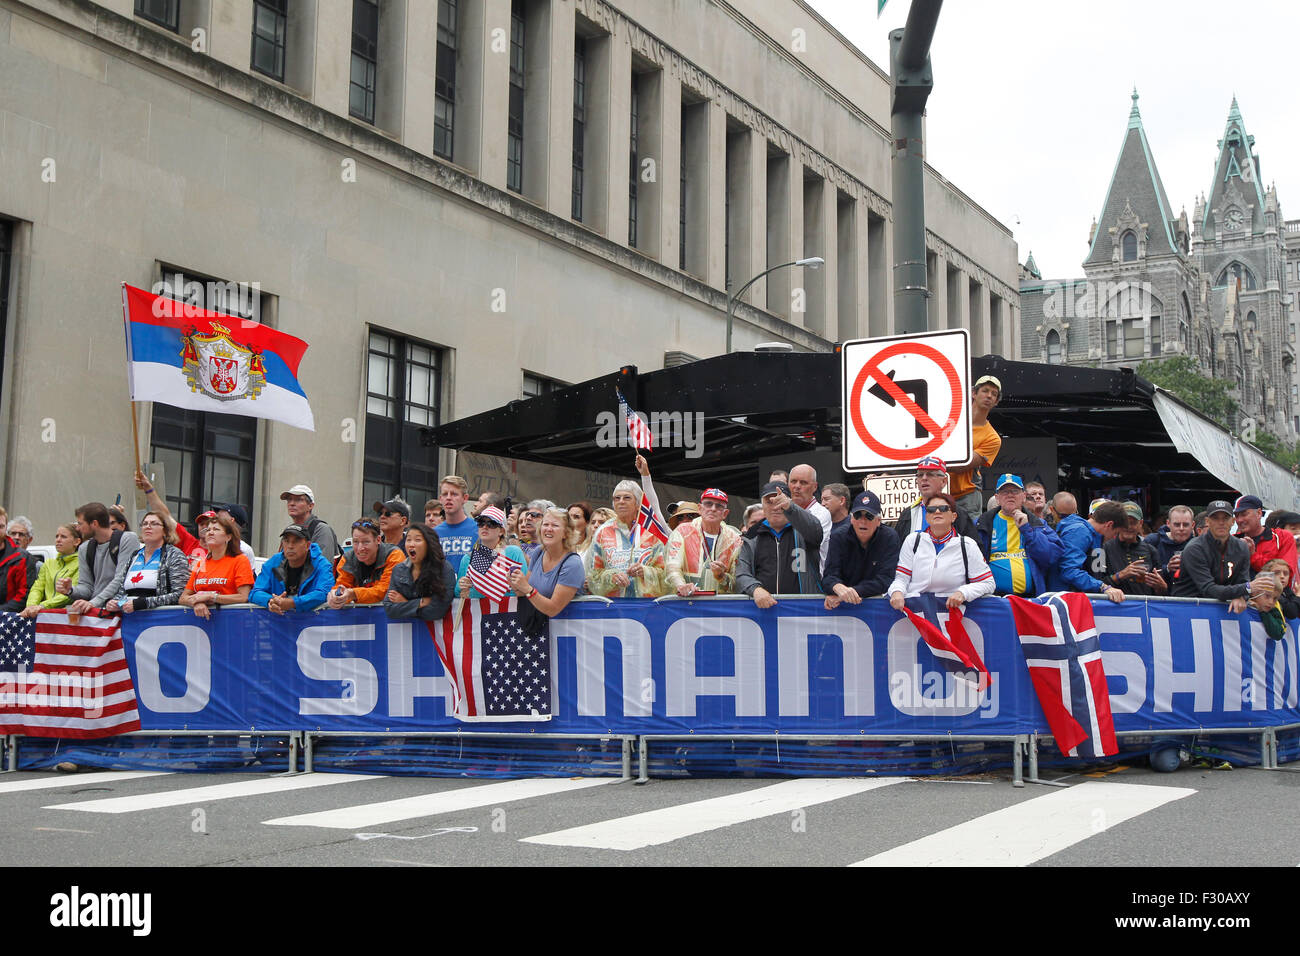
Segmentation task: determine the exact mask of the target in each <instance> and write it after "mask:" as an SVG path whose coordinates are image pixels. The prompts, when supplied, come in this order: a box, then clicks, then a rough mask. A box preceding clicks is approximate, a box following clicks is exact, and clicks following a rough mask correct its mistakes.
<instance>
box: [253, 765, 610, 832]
mask: <svg viewBox="0 0 1300 956" xmlns="http://www.w3.org/2000/svg"><path fill="white" fill-rule="evenodd" d="M617 781H618V778H616V777H583V778H580V779H576V780H571V779H567V778H560V779H556V778H551V777H541V778H535V779H525V780H503V781H501V782H500V783H488V784H483V785H481V786H477V787H460V788H457V789H455V790H444V791H442V792H441V793H423V794H420V795H419V796H415V797H403V798H402V799H400V800H384V801H382V802H380V803H363V804H359V805H357V806H354V807H343V808H341V809H338V810H322V811H320V812H319V813H303V814H300V815H298V816H292V817H278V818H276V819H274V820H263V821H262V822H263V823H265V824H267V825H268V826H298V827H333V828H335V829H339V830H357V829H360V828H362V827H373V826H380V825H382V824H386V823H396V822H397V821H399V820H412V819H414V818H416V817H432V816H437V815H438V814H442V813H455V812H456V811H458V810H473V809H475V808H476V807H488V806H496V805H498V804H501V803H510V802H512V801H516V800H528V799H531V798H534V797H552V796H557V795H559V794H562V793H572V792H573V791H575V790H585V789H587V788H588V787H599V786H601V785H602V784H607V783H616V782H617Z"/></svg>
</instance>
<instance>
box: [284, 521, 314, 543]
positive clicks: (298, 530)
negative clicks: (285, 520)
mask: <svg viewBox="0 0 1300 956" xmlns="http://www.w3.org/2000/svg"><path fill="white" fill-rule="evenodd" d="M290 535H297V536H298V537H299V538H302V539H303V540H304V541H310V540H311V535H309V534H308V533H307V529H306V528H304V527H303V526H302V525H300V524H291V525H289V527H287V528H285V529H284V530H283V531H281V532H280V537H282V538H287V537H289V536H290Z"/></svg>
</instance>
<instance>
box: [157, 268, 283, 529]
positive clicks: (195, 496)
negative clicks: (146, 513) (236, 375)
mask: <svg viewBox="0 0 1300 956" xmlns="http://www.w3.org/2000/svg"><path fill="white" fill-rule="evenodd" d="M163 281H164V283H165V285H164V287H163V290H162V294H163V295H166V296H169V297H170V298H174V299H179V300H181V301H183V302H188V303H190V304H192V305H196V306H198V307H199V308H204V309H212V310H214V311H217V312H224V313H226V314H227V315H238V316H240V317H241V318H245V319H248V320H250V321H255V320H256V319H257V317H258V316H259V315H264V314H266V312H267V305H266V302H265V299H266V297H265V296H263V295H262V293H261V292H260V291H256V290H251V289H250V290H246V291H244V292H237V291H235V289H236V283H232V282H223V281H221V280H217V279H213V278H210V277H207V276H201V275H196V274H194V273H190V272H185V273H183V274H182V273H180V272H178V271H176V270H174V269H164V270H163ZM253 296H257V297H258V300H257V301H256V302H254V301H253V298H252V297H253ZM150 435H151V437H150V460H151V461H153V462H161V463H162V465H163V467H164V474H165V476H166V485H165V487H164V493H165V495H166V501H167V506H168V507H169V508H170V509H171V512H172V514H173V515H174V516H175V518H176V520H177V521H181V522H186V523H189V522H192V521H193V520H194V518H195V517H196V516H197V515H198V514H200V513H201V512H203V511H206V510H207V508H208V506H210V505H212V504H215V503H217V502H225V503H231V504H238V505H242V506H243V507H244V510H245V511H247V512H248V514H249V515H250V516H251V515H253V513H254V512H253V507H252V505H253V474H254V466H255V464H256V461H255V458H256V448H257V419H256V418H249V417H248V416H245V415H223V414H221V413H219V412H200V411H194V410H191V409H184V408H175V407H173V406H171V405H163V404H161V403H155V404H154V406H153V418H152V428H151V432H150ZM190 530H191V531H193V530H194V528H193V526H192V525H191V527H190Z"/></svg>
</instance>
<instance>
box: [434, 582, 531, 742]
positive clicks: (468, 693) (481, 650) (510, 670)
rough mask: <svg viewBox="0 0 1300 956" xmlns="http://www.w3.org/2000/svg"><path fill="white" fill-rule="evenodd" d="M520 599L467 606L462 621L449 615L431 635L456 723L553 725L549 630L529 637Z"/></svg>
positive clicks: (474, 601)
mask: <svg viewBox="0 0 1300 956" xmlns="http://www.w3.org/2000/svg"><path fill="white" fill-rule="evenodd" d="M517 602H518V598H513V597H512V598H509V599H507V600H504V601H491V600H488V599H486V598H478V599H472V600H469V601H466V602H465V609H464V613H463V614H462V615H461V617H460V620H459V621H457V620H456V616H455V615H454V614H453V613H452V612H451V611H448V612H447V614H446V615H445V616H444V617H443V619H442V620H441V621H430V622H428V624H429V633H430V634H432V635H433V646H434V649H435V650H436V651H437V652H438V659H439V660H440V661H442V669H443V671H444V672H445V673H446V675H447V680H448V681H449V682H450V683H451V686H452V700H453V706H452V712H451V714H450V716H452V717H455V718H456V719H457V720H464V721H477V720H550V719H551V641H550V636H549V631H548V632H546V633H543V634H540V635H538V636H537V637H529V636H528V635H526V634H525V633H524V631H523V628H521V627H520V626H519V619H518V617H517V616H516V614H515V610H516V608H517V606H518V603H517Z"/></svg>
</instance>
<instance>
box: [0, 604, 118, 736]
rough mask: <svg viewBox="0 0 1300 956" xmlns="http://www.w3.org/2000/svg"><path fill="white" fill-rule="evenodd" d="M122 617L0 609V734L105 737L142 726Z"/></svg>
mask: <svg viewBox="0 0 1300 956" xmlns="http://www.w3.org/2000/svg"><path fill="white" fill-rule="evenodd" d="M121 621H122V619H121V618H120V617H118V616H116V615H102V614H101V612H99V611H89V612H87V613H86V614H83V615H82V616H81V620H80V621H79V622H78V623H77V624H76V625H75V626H74V625H72V624H69V623H68V613H67V611H66V610H57V611H42V612H41V613H40V614H38V615H37V616H36V618H35V619H34V620H33V619H31V618H24V617H20V616H19V615H17V614H0V734H20V735H22V736H26V737H80V738H88V737H111V736H113V735H114V734H124V733H127V732H128V731H131V730H139V729H140V715H139V712H138V711H137V710H136V700H135V688H134V687H133V686H132V684H131V672H130V670H129V669H128V667H127V663H126V652H125V651H124V650H123V648H122V634H121Z"/></svg>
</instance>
